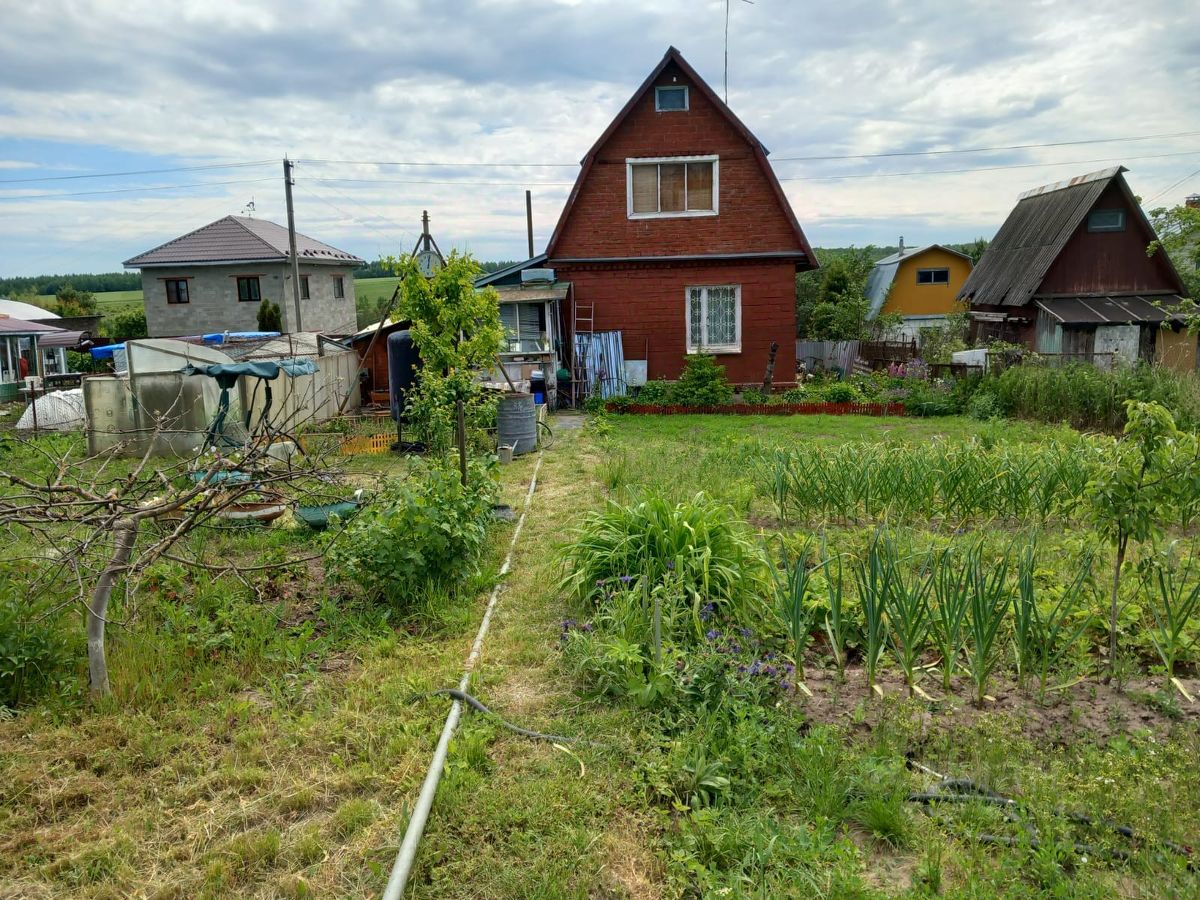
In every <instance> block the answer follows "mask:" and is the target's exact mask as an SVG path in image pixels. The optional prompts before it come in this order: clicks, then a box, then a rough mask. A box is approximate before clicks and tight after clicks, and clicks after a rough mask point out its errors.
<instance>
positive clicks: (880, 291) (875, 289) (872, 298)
mask: <svg viewBox="0 0 1200 900" xmlns="http://www.w3.org/2000/svg"><path fill="white" fill-rule="evenodd" d="M930 250H943V251H945V252H946V253H953V254H954V255H955V256H961V257H962V258H963V259H965V260H967V261H968V262H969V261H970V260H971V257H970V256H968V255H967V254H966V253H963V252H962V251H961V250H955V249H953V248H952V247H947V246H944V245H943V244H926V245H925V246H924V247H913V248H912V249H911V250H910V249H908V248H907V247H906V248H905V249H904V254H903V255H901V253H900V251H899V250H897V251H896V252H895V253H892V254H891V255H889V256H885V257H884V258H883V259H880V260H876V261H875V266H874V268H872V269H871V274H870V275H868V276H867V286H866V288H865V289H864V293H865V294H866V296H867V303H868V308H867V320H868V321H870V320H871V319H874V318H875V317H876V316H877V315H879V311H880V310H881V309H883V304H884V303H885V302H887V295H888V290H889V289H890V288H891V286H892V282H893V281H895V280H896V273H897V272H899V271H900V264H901V263H902V262H908V260H910V259H913V258H914V257H917V256H920V255H921V254H922V253H927V252H928V251H930Z"/></svg>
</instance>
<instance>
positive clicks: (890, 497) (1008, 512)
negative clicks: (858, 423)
mask: <svg viewBox="0 0 1200 900" xmlns="http://www.w3.org/2000/svg"><path fill="white" fill-rule="evenodd" d="M1104 452H1105V451H1104V449H1103V447H1102V445H1100V444H1096V443H1093V442H1090V441H1085V440H1080V441H1072V442H1054V443H1049V444H1040V445H1032V446H1031V445H1027V444H1007V443H1000V444H997V445H995V446H993V447H991V448H984V447H983V446H979V445H975V444H970V443H960V442H948V441H935V442H933V443H929V444H915V445H888V444H879V443H856V444H842V445H839V446H835V447H821V446H810V447H805V448H804V449H803V450H775V451H772V452H770V453H767V454H765V455H764V456H763V457H761V458H760V459H761V462H760V474H759V484H760V489H761V490H762V491H763V493H766V494H769V495H770V497H771V499H772V500H773V501H774V504H775V508H776V512H777V513H778V515H779V517H780V518H781V519H783V520H784V521H804V520H807V519H809V518H811V517H814V516H815V517H822V518H826V519H829V520H833V521H841V522H846V521H881V520H884V519H891V520H895V519H898V518H926V519H949V520H951V521H965V520H973V519H1003V520H1006V521H1017V520H1021V521H1025V520H1034V521H1046V520H1048V519H1069V518H1071V517H1073V516H1075V515H1076V514H1077V513H1078V512H1079V511H1080V510H1081V507H1082V504H1083V503H1084V500H1085V495H1086V490H1087V485H1088V482H1089V480H1091V479H1092V478H1093V477H1094V475H1095V473H1096V472H1097V470H1098V466H1099V463H1100V462H1101V460H1102V458H1103V456H1102V454H1103V453H1104Z"/></svg>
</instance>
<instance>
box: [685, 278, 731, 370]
mask: <svg viewBox="0 0 1200 900" xmlns="http://www.w3.org/2000/svg"><path fill="white" fill-rule="evenodd" d="M741 350H742V287H741V285H738V284H721V285H704V286H695V287H689V288H688V289H687V352H688V353H740V352H741Z"/></svg>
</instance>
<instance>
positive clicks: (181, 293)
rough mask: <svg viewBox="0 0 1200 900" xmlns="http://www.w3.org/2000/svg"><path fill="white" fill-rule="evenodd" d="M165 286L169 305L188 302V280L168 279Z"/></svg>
mask: <svg viewBox="0 0 1200 900" xmlns="http://www.w3.org/2000/svg"><path fill="white" fill-rule="evenodd" d="M163 284H165V285H166V287H167V302H168V303H187V302H188V299H189V298H188V283H187V279H186V278H168V279H166V281H164V282H163Z"/></svg>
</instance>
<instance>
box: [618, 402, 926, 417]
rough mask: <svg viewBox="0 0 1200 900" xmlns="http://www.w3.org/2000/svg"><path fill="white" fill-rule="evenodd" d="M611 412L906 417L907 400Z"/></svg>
mask: <svg viewBox="0 0 1200 900" xmlns="http://www.w3.org/2000/svg"><path fill="white" fill-rule="evenodd" d="M605 409H607V410H608V411H609V412H611V413H629V414H631V415H636V416H678V415H696V414H700V415H726V416H730V415H732V416H817V415H826V416H906V415H908V412H907V411H906V410H905V409H904V404H903V403H723V404H721V405H720V406H677V405H669V406H653V405H650V404H646V403H629V404H625V405H621V404H616V403H608V404H606V405H605Z"/></svg>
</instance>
